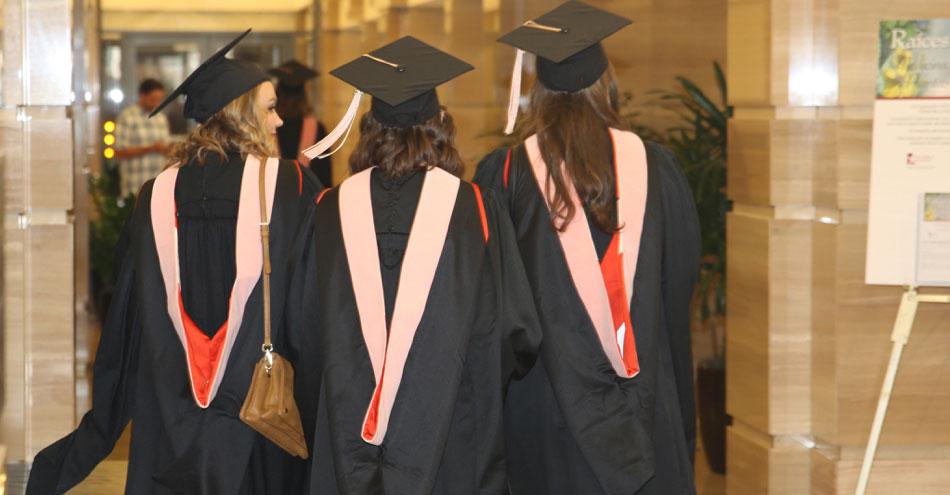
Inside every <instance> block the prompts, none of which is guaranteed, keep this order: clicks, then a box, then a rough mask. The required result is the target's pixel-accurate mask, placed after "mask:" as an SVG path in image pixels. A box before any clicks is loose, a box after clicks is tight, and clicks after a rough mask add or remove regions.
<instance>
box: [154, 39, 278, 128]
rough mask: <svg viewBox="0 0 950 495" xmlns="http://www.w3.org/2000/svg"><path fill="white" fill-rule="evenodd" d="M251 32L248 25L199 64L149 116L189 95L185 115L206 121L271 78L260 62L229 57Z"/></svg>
mask: <svg viewBox="0 0 950 495" xmlns="http://www.w3.org/2000/svg"><path fill="white" fill-rule="evenodd" d="M250 32H251V30H250V29H248V30H247V31H245V32H244V33H243V34H241V35H240V36H238V37H237V38H234V39H233V40H231V42H230V43H228V44H227V45H225V46H224V47H222V48H221V49H220V50H218V51H217V52H215V54H214V55H212V56H211V57H209V58H208V60H205V61H204V62H203V63H202V64H201V65H199V66H198V68H197V69H195V71H194V72H192V73H191V74H189V75H188V77H186V78H185V81H184V82H182V83H181V84H180V85H179V86H178V87H177V88H175V90H174V91H172V92H171V93H170V94H169V95H168V97H166V98H165V101H163V102H162V103H161V104H160V105H158V107H156V108H155V110H153V111H152V113H151V114H150V115H149V117H151V116H153V115H155V114H157V113H158V112H159V111H161V110H162V108H164V107H165V106H166V105H168V104H169V103H171V102H172V101H174V100H175V99H176V98H178V96H180V95H185V110H184V114H185V117H187V118H191V119H195V120H197V121H198V122H204V121H205V120H207V119H208V118H209V117H211V116H212V115H214V114H215V113H217V112H218V111H220V110H221V109H222V108H224V107H225V106H227V104H228V103H231V102H232V101H233V100H234V99H235V98H237V97H238V96H241V95H243V94H244V93H247V92H248V91H250V90H251V89H253V88H254V87H255V86H257V85H258V84H260V83H262V82H264V81H267V80H268V76H267V73H265V72H264V71H263V70H261V69H260V67H258V66H257V65H255V64H253V63H251V62H246V61H243V60H234V59H231V58H227V57H225V55H227V53H228V52H229V51H231V49H232V48H234V46H235V45H237V44H238V43H239V42H240V41H241V40H242V39H244V37H245V36H247V35H248V34H249V33H250Z"/></svg>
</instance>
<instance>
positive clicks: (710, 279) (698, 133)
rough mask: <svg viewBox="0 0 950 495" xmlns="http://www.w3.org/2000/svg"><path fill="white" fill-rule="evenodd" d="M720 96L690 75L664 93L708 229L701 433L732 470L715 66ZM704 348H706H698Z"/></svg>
mask: <svg viewBox="0 0 950 495" xmlns="http://www.w3.org/2000/svg"><path fill="white" fill-rule="evenodd" d="M713 70H714V71H715V76H716V82H717V86H718V91H719V94H718V95H717V97H716V98H715V99H713V98H710V97H709V96H707V95H706V94H705V93H704V92H703V91H702V90H701V89H699V87H698V86H697V85H696V84H695V83H693V82H692V81H690V80H689V79H686V78H684V77H677V78H676V80H677V83H678V86H679V87H678V88H677V90H676V91H674V92H667V93H665V94H663V95H662V96H661V101H662V105H663V106H664V107H665V108H667V109H669V110H672V111H673V112H675V113H676V114H677V116H678V120H679V125H678V126H676V127H674V128H672V129H670V130H668V131H667V133H666V140H665V144H666V145H667V146H668V147H669V148H670V149H671V150H672V151H673V153H674V154H675V155H676V157H677V158H678V159H679V162H680V164H681V165H682V166H683V172H684V174H685V175H686V179H687V180H688V181H689V185H690V187H691V188H692V191H693V198H694V200H695V202H696V209H697V211H698V214H699V223H700V229H701V231H702V258H701V260H702V261H701V265H700V271H699V279H698V283H697V286H696V290H695V295H694V300H693V306H692V307H693V311H694V317H693V324H694V325H695V326H696V327H698V328H697V329H698V330H700V333H701V334H705V335H708V337H709V341H708V342H709V349H708V352H707V353H706V355H705V356H704V357H703V358H702V359H700V361H699V363H698V366H697V370H696V392H697V402H698V408H697V409H698V415H699V426H700V434H701V435H702V440H703V449H704V452H705V454H706V459H707V460H708V462H709V466H710V468H711V469H712V470H713V471H714V472H717V473H725V471H726V446H725V445H726V442H725V435H726V424H727V422H728V418H727V416H726V375H725V371H726V370H725V313H726V290H725V288H726V285H725V280H726V213H727V212H728V211H729V209H730V207H731V204H730V202H729V199H728V198H727V197H726V151H727V148H726V137H727V124H728V120H729V118H730V117H731V116H732V108H731V107H729V105H728V100H727V92H726V79H725V76H724V75H723V71H722V67H720V65H719V64H718V63H714V64H713ZM697 347H700V348H702V347H704V346H697Z"/></svg>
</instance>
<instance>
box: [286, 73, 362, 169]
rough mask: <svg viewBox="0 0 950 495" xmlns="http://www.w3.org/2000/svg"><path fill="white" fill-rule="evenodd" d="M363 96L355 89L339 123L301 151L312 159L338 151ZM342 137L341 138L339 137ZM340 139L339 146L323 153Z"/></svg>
mask: <svg viewBox="0 0 950 495" xmlns="http://www.w3.org/2000/svg"><path fill="white" fill-rule="evenodd" d="M362 96H363V92H362V91H359V90H357V91H356V92H355V93H353V99H352V100H350V106H349V107H347V109H346V113H344V114H343V118H342V119H340V123H338V124H337V125H336V127H334V128H333V130H332V131H330V133H329V134H327V135H326V137H324V138H323V139H321V140H320V141H318V142H317V144H315V145H313V146H311V147H309V148H307V149H305V150H303V151H302V152H301V153H303V154H304V156H306V157H307V158H309V159H311V160H313V159H314V158H326V157H328V156H330V155H332V154H334V153H336V152H337V151H340V148H342V147H343V144H344V143H346V138H347V137H349V135H350V129H351V128H352V127H353V121H354V120H355V119H356V112H357V111H358V110H359V109H360V99H361V97H362ZM341 137H342V140H341V139H340V138H341ZM337 141H340V144H339V146H337V147H336V148H335V149H334V150H333V151H330V152H327V153H324V151H326V150H328V149H330V147H331V146H333V144H334V143H336V142H337Z"/></svg>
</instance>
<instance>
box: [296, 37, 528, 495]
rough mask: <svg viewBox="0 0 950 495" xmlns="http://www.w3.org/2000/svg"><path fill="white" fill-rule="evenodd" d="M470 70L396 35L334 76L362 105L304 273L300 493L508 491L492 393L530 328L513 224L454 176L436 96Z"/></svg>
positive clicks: (516, 364) (524, 350)
mask: <svg viewBox="0 0 950 495" xmlns="http://www.w3.org/2000/svg"><path fill="white" fill-rule="evenodd" d="M470 69H471V67H470V66H469V65H468V64H465V63H464V62H462V61H460V60H458V59H456V58H454V57H451V56H450V55H448V54H445V53H443V52H441V51H439V50H437V49H435V48H433V47H431V46H429V45H426V44H424V43H422V42H420V41H418V40H416V39H414V38H411V37H405V38H402V39H400V40H397V41H395V42H393V43H391V44H389V45H387V46H385V47H382V48H380V49H378V50H375V51H373V52H370V53H369V54H367V55H364V56H362V57H360V58H358V59H356V60H355V61H353V62H351V63H349V64H346V65H344V66H342V67H340V68H338V69H336V70H334V71H333V74H334V75H335V76H337V77H339V78H341V79H343V80H344V81H346V82H348V83H350V84H352V85H354V86H356V87H357V88H358V89H359V90H363V91H367V92H370V94H371V95H372V96H373V99H372V108H371V111H370V112H367V113H366V114H365V115H363V116H362V119H361V121H360V124H359V125H360V134H361V135H360V139H359V142H358V143H357V145H356V149H355V151H354V152H353V154H352V155H351V157H350V162H349V163H350V171H351V172H352V174H353V175H351V176H350V177H349V178H348V179H347V180H346V181H344V182H343V183H342V184H341V185H340V186H339V187H338V188H334V189H330V190H328V191H327V192H326V193H325V194H323V195H322V197H321V198H320V199H319V204H318V206H317V212H316V215H315V223H314V229H315V231H316V232H319V233H320V242H319V243H315V245H314V246H313V256H312V259H313V260H316V263H315V264H313V265H312V266H311V268H310V269H308V270H301V271H302V272H308V273H306V276H305V277H304V279H305V280H306V281H307V282H309V287H307V288H306V289H305V290H301V292H304V293H307V294H309V295H308V296H307V299H308V300H311V301H313V306H314V308H315V309H314V311H315V313H316V315H317V316H316V322H317V324H316V327H315V328H314V329H313V332H312V334H313V335H315V336H316V338H317V340H318V342H317V343H316V344H315V347H316V350H317V351H318V352H319V353H320V356H321V357H320V359H321V360H322V361H323V372H322V383H321V387H320V389H319V393H320V400H319V401H318V402H319V404H320V406H319V413H318V419H317V428H316V437H315V440H314V444H315V445H314V451H313V472H312V475H311V476H312V485H311V492H312V493H321V494H331V495H332V494H348V495H367V494H390V495H396V494H413V495H427V494H444V495H468V494H504V493H507V476H506V473H505V458H504V436H503V417H502V411H503V400H504V393H505V389H506V385H507V384H508V382H509V380H510V379H511V378H512V377H513V376H518V375H521V374H523V373H525V372H526V371H527V369H528V368H529V367H530V366H531V364H532V362H533V360H534V354H535V351H536V348H537V346H538V343H539V339H540V330H539V327H538V322H537V315H536V312H535V310H534V305H533V304H532V300H531V292H530V287H529V286H528V283H527V280H526V278H525V274H524V269H523V267H522V265H521V261H520V257H519V256H518V253H517V246H516V245H515V243H514V234H513V232H512V230H511V225H510V220H508V219H507V216H506V215H504V213H503V212H502V210H501V209H500V208H499V206H498V204H497V203H496V202H495V199H494V197H493V196H492V195H491V194H490V193H486V192H485V191H480V190H479V189H478V187H477V186H475V185H474V184H471V183H469V182H465V181H463V180H460V179H459V178H458V176H459V175H461V173H462V169H463V165H462V163H461V159H460V158H459V154H458V152H457V151H456V149H455V146H454V142H453V140H454V134H455V127H454V124H453V120H452V117H451V115H449V113H448V112H447V111H446V110H445V109H444V108H442V107H440V105H439V100H438V97H437V95H436V92H435V90H434V88H435V87H436V86H437V85H438V84H441V83H443V82H445V81H447V80H449V79H452V78H454V77H455V76H457V75H459V74H461V73H464V72H466V71H468V70H470ZM359 94H360V93H359V92H358V93H357V97H355V98H354V105H352V106H351V110H353V109H355V108H356V106H357V105H358V102H359ZM348 115H349V118H350V119H355V112H348ZM347 125H349V123H348V122H347V121H346V119H344V122H343V123H342V127H340V129H345V127H346V126H347ZM330 134H331V136H334V135H335V131H331V133H330ZM331 144H332V142H330V141H328V142H327V143H323V144H321V146H319V147H318V149H317V150H314V151H313V152H315V153H317V152H322V150H321V149H319V148H326V147H328V146H330V145H331Z"/></svg>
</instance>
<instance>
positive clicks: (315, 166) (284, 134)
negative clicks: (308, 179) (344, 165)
mask: <svg viewBox="0 0 950 495" xmlns="http://www.w3.org/2000/svg"><path fill="white" fill-rule="evenodd" d="M302 132H303V118H299V117H298V118H296V119H286V120H284V125H282V126H280V127H278V128H277V143H278V144H279V145H280V156H281V157H282V158H286V159H288V160H296V159H297V157H298V156H299V155H300V151H301V150H300V138H301V133H302ZM326 135H327V128H326V127H325V126H324V125H323V122H321V121H320V120H317V135H316V136H314V140H313V142H314V143H316V142H317V141H319V140H321V139H323V138H324V137H326ZM310 171H311V172H313V173H314V175H316V176H317V179H319V180H320V183H321V184H324V185H328V186H329V185H330V184H332V180H333V163H332V158H331V157H329V156H328V157H326V158H314V159H312V160H310Z"/></svg>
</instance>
